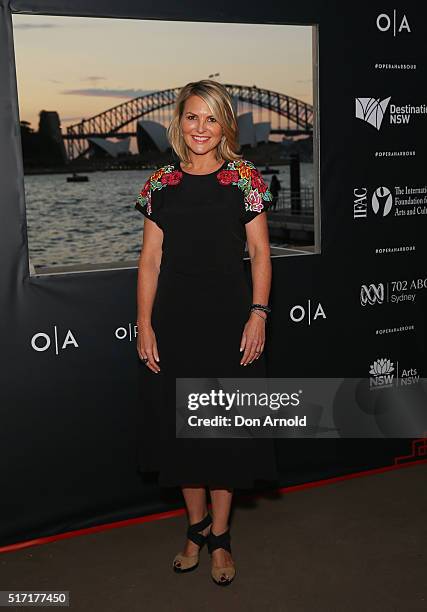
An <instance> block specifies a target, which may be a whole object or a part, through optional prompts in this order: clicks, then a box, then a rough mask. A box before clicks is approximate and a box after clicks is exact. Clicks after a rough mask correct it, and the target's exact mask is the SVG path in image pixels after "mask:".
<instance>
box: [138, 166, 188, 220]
mask: <svg viewBox="0 0 427 612" xmlns="http://www.w3.org/2000/svg"><path fill="white" fill-rule="evenodd" d="M181 178H182V172H181V171H180V170H175V166H174V165H173V164H168V165H166V166H162V167H161V168H158V169H157V170H155V171H154V172H153V173H152V174H151V175H150V176H149V177H148V179H147V180H146V181H145V183H144V185H143V187H142V189H141V191H140V192H139V195H138V197H137V198H136V201H135V208H136V210H139V211H140V212H141V213H142V214H143V215H144V216H145V217H147V219H151V220H152V221H154V222H155V223H156V224H157V225H158V226H159V227H160V228H162V226H161V222H160V215H159V212H160V208H161V206H160V202H161V199H160V198H159V192H160V190H161V189H164V188H165V187H167V186H168V185H178V184H179V183H180V181H181Z"/></svg>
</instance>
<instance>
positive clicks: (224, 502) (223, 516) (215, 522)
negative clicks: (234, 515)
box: [210, 488, 233, 567]
mask: <svg viewBox="0 0 427 612" xmlns="http://www.w3.org/2000/svg"><path fill="white" fill-rule="evenodd" d="M210 495H211V500H212V525H211V531H212V533H214V534H215V535H220V534H221V533H224V531H226V530H227V528H228V520H229V516H230V508H231V502H232V499H233V489H213V488H212V489H210ZM212 565H213V567H224V566H225V565H233V557H232V556H231V555H230V553H229V552H228V550H224V549H223V548H217V549H216V550H214V551H212Z"/></svg>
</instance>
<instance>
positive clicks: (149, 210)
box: [135, 175, 161, 228]
mask: <svg viewBox="0 0 427 612" xmlns="http://www.w3.org/2000/svg"><path fill="white" fill-rule="evenodd" d="M157 191H159V190H157ZM135 209H136V210H139V212H140V213H142V214H143V215H144V217H147V219H151V220H152V221H154V222H155V223H156V224H157V225H158V226H159V227H160V228H161V224H160V221H159V210H158V209H159V207H158V193H156V189H153V185H152V175H151V176H149V177H148V179H147V180H146V181H145V183H144V185H143V186H142V189H141V191H140V192H139V194H138V196H137V198H136V200H135Z"/></svg>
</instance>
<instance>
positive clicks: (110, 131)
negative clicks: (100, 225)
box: [63, 84, 313, 160]
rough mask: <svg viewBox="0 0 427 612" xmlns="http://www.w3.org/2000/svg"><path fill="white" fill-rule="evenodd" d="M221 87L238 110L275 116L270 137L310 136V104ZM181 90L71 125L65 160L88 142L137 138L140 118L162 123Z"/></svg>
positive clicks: (255, 89) (267, 93)
mask: <svg viewBox="0 0 427 612" xmlns="http://www.w3.org/2000/svg"><path fill="white" fill-rule="evenodd" d="M224 86H225V87H226V89H227V91H228V92H229V94H230V95H231V96H232V98H233V99H234V100H236V101H237V103H238V105H239V106H240V105H244V106H245V107H247V108H252V109H253V110H255V111H256V109H258V110H261V109H266V111H267V112H268V114H269V117H274V116H276V117H275V119H276V123H277V127H276V128H274V129H271V131H270V133H271V134H285V135H287V136H296V135H300V134H307V135H309V134H312V132H313V107H312V106H311V105H310V104H307V103H306V102H303V101H302V100H298V99H297V98H293V97H291V96H287V95H285V94H282V93H279V92H275V91H270V90H268V89H261V88H259V87H256V86H249V87H247V86H244V85H229V84H224ZM180 89H181V88H180V87H174V88H172V89H164V90H162V91H156V92H152V93H149V94H145V95H143V96H139V97H137V98H132V99H131V100H128V101H126V102H123V103H122V104H118V105H117V106H113V107H112V108H109V109H107V110H105V111H103V112H102V113H99V114H97V115H94V116H93V117H90V118H89V119H83V120H82V121H81V122H80V123H76V124H74V125H70V126H69V127H68V128H67V133H66V134H64V136H63V137H64V139H65V140H66V143H67V144H66V148H67V156H68V159H69V160H73V159H77V158H79V157H81V156H83V155H85V153H86V152H87V151H88V150H89V148H90V145H89V142H88V140H87V139H88V138H91V137H98V138H117V139H120V138H129V136H136V133H137V129H136V124H137V121H138V120H139V119H141V118H142V117H145V118H148V117H150V118H151V117H153V115H156V116H157V117H158V118H159V119H160V120H161V118H162V113H166V111H167V110H168V109H169V110H170V109H171V108H172V107H173V105H174V104H175V101H176V99H177V95H178V93H179V91H180ZM282 124H283V125H282Z"/></svg>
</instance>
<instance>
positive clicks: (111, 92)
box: [61, 88, 156, 98]
mask: <svg viewBox="0 0 427 612" xmlns="http://www.w3.org/2000/svg"><path fill="white" fill-rule="evenodd" d="M155 91H156V90H154V89H150V90H146V89H101V88H99V89H96V88H89V89H65V90H64V91H61V93H62V94H64V95H66V96H100V97H103V98H137V97H138V96H145V95H147V94H150V93H154V92H155Z"/></svg>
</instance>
